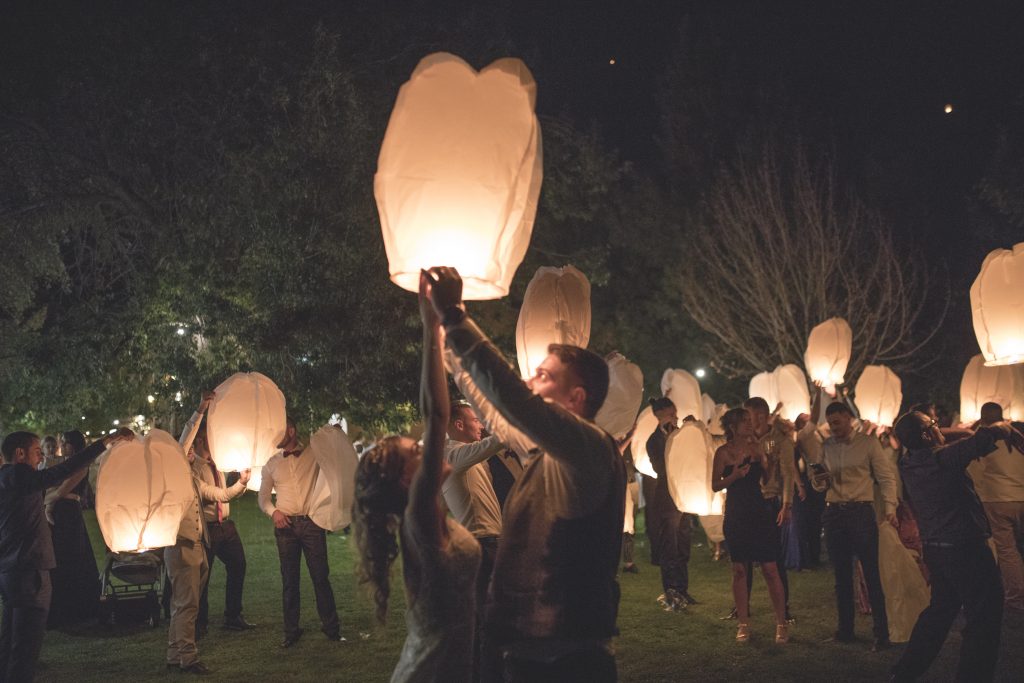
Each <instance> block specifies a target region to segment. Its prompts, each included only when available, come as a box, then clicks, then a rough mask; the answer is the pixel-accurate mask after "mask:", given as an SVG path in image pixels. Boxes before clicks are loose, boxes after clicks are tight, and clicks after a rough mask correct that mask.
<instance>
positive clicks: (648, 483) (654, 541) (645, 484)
mask: <svg viewBox="0 0 1024 683" xmlns="http://www.w3.org/2000/svg"><path fill="white" fill-rule="evenodd" d="M640 486H641V488H642V489H643V492H644V501H645V503H646V505H647V506H646V507H645V508H644V526H645V527H646V529H645V531H646V534H647V541H648V543H650V544H651V564H653V565H655V566H657V565H658V564H660V563H661V555H660V554H659V553H660V552H661V547H660V544H659V541H660V536H659V534H660V533H661V527H660V525H659V524H658V515H657V514H656V512H655V510H654V492H655V490H656V489H657V487H658V480H657V479H655V478H654V477H647V476H644V477H643V478H642V479H641V480H640Z"/></svg>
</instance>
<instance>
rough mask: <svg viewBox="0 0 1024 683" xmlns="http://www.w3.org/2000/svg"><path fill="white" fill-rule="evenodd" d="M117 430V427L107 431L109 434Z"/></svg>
mask: <svg viewBox="0 0 1024 683" xmlns="http://www.w3.org/2000/svg"><path fill="white" fill-rule="evenodd" d="M116 431H117V430H116V429H111V430H110V431H109V432H107V434H113V433H114V432H116Z"/></svg>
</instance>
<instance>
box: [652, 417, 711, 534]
mask: <svg viewBox="0 0 1024 683" xmlns="http://www.w3.org/2000/svg"><path fill="white" fill-rule="evenodd" d="M713 460H714V446H713V444H712V440H711V435H710V434H708V431H707V428H706V427H705V426H704V423H703V422H684V423H683V426H682V427H680V428H679V429H678V430H676V431H674V432H672V434H670V435H669V437H668V443H667V444H666V446H665V474H666V476H667V477H668V491H669V494H670V495H671V496H672V500H673V501H675V504H676V507H677V508H679V511H680V512H688V513H690V514H693V515H717V514H722V508H721V500H720V499H718V500H717V502H716V497H715V495H714V494H713V493H712V491H711V465H712V462H713ZM716 508H717V509H716Z"/></svg>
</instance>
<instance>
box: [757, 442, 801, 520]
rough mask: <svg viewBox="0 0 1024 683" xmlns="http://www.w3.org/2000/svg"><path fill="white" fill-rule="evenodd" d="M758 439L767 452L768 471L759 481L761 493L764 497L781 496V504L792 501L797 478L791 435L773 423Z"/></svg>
mask: <svg viewBox="0 0 1024 683" xmlns="http://www.w3.org/2000/svg"><path fill="white" fill-rule="evenodd" d="M759 441H760V443H761V448H763V449H764V451H765V453H767V454H768V472H767V476H766V477H765V479H764V481H762V482H761V493H762V494H763V495H764V497H765V498H782V502H783V504H787V503H792V502H793V488H794V487H795V486H796V480H797V472H796V460H795V459H794V457H793V451H794V450H795V448H796V446H795V444H794V442H793V435H792V434H786V433H785V432H783V431H782V430H781V429H780V428H779V427H778V425H775V426H773V427H772V428H771V429H770V430H769V431H768V433H767V434H765V435H764V436H762V437H761V438H760V439H759Z"/></svg>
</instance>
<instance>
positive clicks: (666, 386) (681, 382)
mask: <svg viewBox="0 0 1024 683" xmlns="http://www.w3.org/2000/svg"><path fill="white" fill-rule="evenodd" d="M661 393H662V395H664V396H665V397H667V398H669V399H671V401H672V403H673V404H674V405H675V407H676V413H678V415H679V418H680V419H683V418H685V417H686V416H687V415H692V416H693V417H695V418H697V419H698V420H699V419H700V418H701V416H703V415H704V401H703V400H702V399H701V397H700V383H699V382H698V381H697V378H696V377H694V376H693V375H691V374H690V373H688V372H687V371H686V370H673V369H671V368H670V369H668V370H666V371H665V374H663V375H662V376H661Z"/></svg>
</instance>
